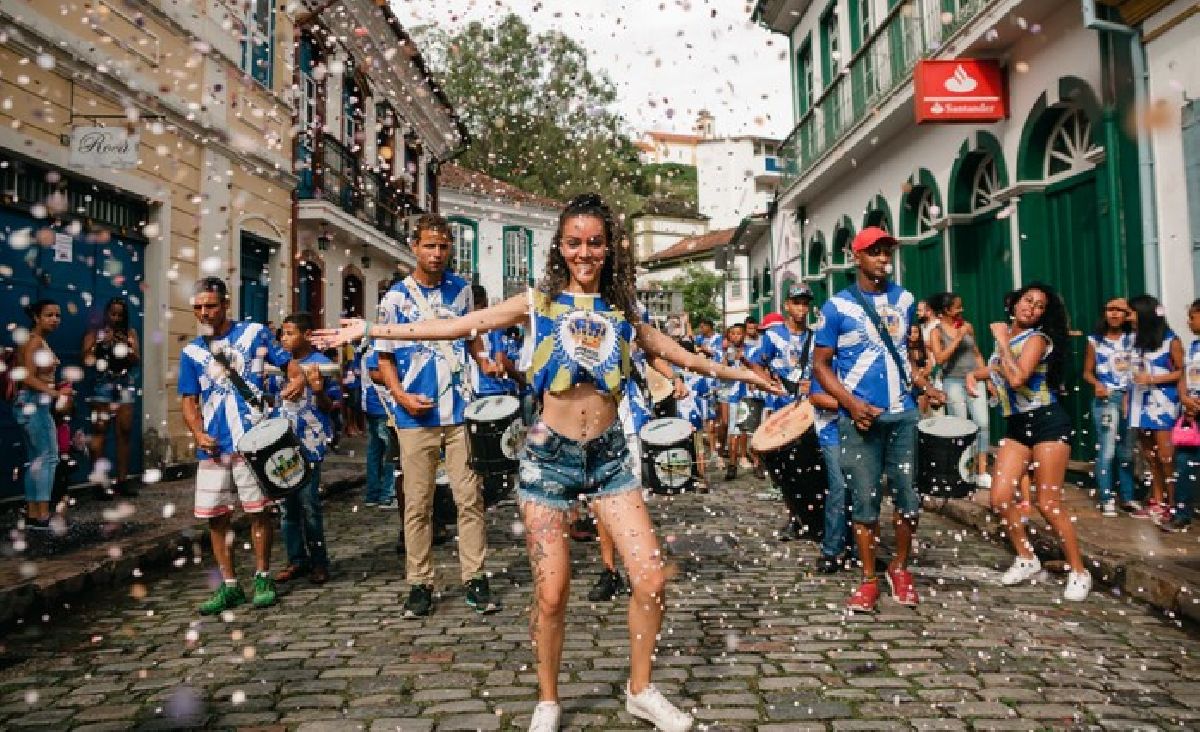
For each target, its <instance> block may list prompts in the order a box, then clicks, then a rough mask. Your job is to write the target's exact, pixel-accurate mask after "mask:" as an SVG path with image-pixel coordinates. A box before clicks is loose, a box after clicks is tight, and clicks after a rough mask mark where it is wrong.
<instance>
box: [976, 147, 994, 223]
mask: <svg viewBox="0 0 1200 732" xmlns="http://www.w3.org/2000/svg"><path fill="white" fill-rule="evenodd" d="M999 189H1000V173H999V171H998V170H997V169H996V158H995V157H994V156H993V155H992V154H991V153H988V154H987V155H985V156H984V158H983V159H982V160H980V161H979V165H977V166H976V167H975V176H974V179H973V180H972V182H971V210H972V211H979V210H981V209H985V208H987V207H988V206H991V205H992V203H993V202H994V201H995V196H996V191H998V190H999Z"/></svg>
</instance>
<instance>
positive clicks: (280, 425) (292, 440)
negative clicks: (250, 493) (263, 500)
mask: <svg viewBox="0 0 1200 732" xmlns="http://www.w3.org/2000/svg"><path fill="white" fill-rule="evenodd" d="M237 451H238V452H239V453H240V454H241V456H242V457H243V458H244V459H245V461H246V465H248V466H249V467H250V469H251V470H252V471H254V477H255V478H257V479H258V485H259V487H261V488H262V491H263V493H265V494H266V496H267V498H269V499H271V500H272V501H278V500H280V499H282V498H285V497H287V496H288V495H289V494H290V493H291V492H292V491H294V490H296V489H297V488H299V487H300V486H302V485H304V483H305V481H307V480H308V477H309V475H310V474H311V472H312V467H311V466H310V465H309V464H308V459H307V458H305V457H304V451H303V450H302V449H301V447H300V438H299V437H297V436H296V433H295V431H293V430H292V425H291V424H290V423H289V422H288V421H287V420H286V419H284V418H282V417H278V418H275V419H264V420H263V421H261V422H259V423H258V424H256V425H254V427H252V428H250V431H249V432H247V433H246V434H244V435H242V438H241V439H240V440H238V443H237Z"/></svg>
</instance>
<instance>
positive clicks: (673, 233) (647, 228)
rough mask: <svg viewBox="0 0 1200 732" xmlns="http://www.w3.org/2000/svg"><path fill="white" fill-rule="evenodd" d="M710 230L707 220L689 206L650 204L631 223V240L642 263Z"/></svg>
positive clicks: (661, 202) (632, 217)
mask: <svg viewBox="0 0 1200 732" xmlns="http://www.w3.org/2000/svg"><path fill="white" fill-rule="evenodd" d="M708 230H709V221H708V217H707V216H701V215H699V214H697V213H696V210H695V208H693V207H692V206H691V205H689V204H685V203H681V202H678V201H670V200H656V199H652V200H650V201H649V202H647V204H646V206H645V208H643V209H642V210H641V211H639V212H638V213H635V214H633V215H632V216H630V217H629V223H628V234H629V240H630V241H631V242H632V244H633V254H634V256H635V257H636V258H637V261H638V262H644V261H646V260H647V259H649V258H650V257H652V256H654V255H655V254H658V253H659V252H661V251H663V250H665V249H668V248H670V247H672V246H674V245H675V244H677V243H678V242H679V240H680V239H686V238H688V237H693V236H700V235H701V234H704V233H705V232H707V231H708Z"/></svg>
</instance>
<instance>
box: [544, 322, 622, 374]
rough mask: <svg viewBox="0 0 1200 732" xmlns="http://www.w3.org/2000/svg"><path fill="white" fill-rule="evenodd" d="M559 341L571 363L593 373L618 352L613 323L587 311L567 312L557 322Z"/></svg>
mask: <svg viewBox="0 0 1200 732" xmlns="http://www.w3.org/2000/svg"><path fill="white" fill-rule="evenodd" d="M558 337H559V342H561V343H562V346H563V350H564V351H565V352H566V355H567V357H568V358H569V359H570V360H571V362H572V363H574V364H576V365H578V366H579V367H581V368H583V369H585V370H587V371H592V372H595V371H596V369H597V367H599V366H601V365H607V364H608V362H609V361H610V360H612V359H613V358H615V357H616V355H617V337H616V333H615V331H614V330H613V327H612V323H610V322H609V321H608V318H605V317H604V316H602V315H598V314H596V313H593V312H588V311H582V310H579V311H575V312H572V313H567V314H566V315H564V316H563V317H562V319H561V320H560V321H559V324H558Z"/></svg>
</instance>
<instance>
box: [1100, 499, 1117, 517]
mask: <svg viewBox="0 0 1200 732" xmlns="http://www.w3.org/2000/svg"><path fill="white" fill-rule="evenodd" d="M1100 513H1102V514H1103V515H1104V516H1105V517H1106V518H1112V517H1113V516H1116V515H1117V502H1116V501H1114V500H1111V499H1110V500H1107V501H1105V502H1104V503H1102V504H1101V505H1100Z"/></svg>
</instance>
